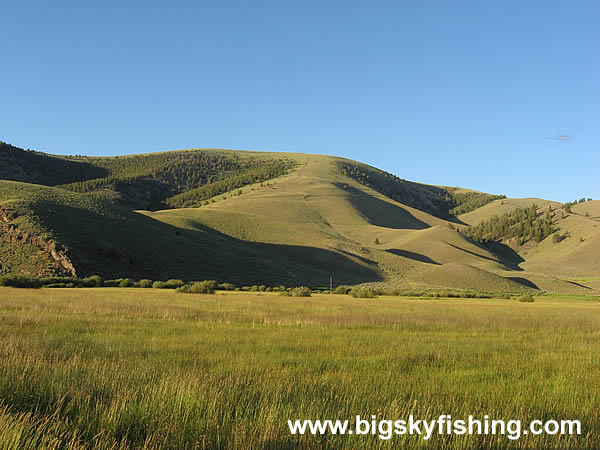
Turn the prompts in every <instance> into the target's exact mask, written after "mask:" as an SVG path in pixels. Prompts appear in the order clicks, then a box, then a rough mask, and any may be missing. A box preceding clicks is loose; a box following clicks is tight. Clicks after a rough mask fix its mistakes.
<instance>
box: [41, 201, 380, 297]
mask: <svg viewBox="0 0 600 450" xmlns="http://www.w3.org/2000/svg"><path fill="white" fill-rule="evenodd" d="M34 209H35V213H36V215H37V216H38V217H39V218H40V220H41V221H42V223H43V224H44V226H45V228H47V229H48V230H52V232H53V234H54V236H55V237H56V240H57V241H59V242H61V243H63V244H65V245H66V246H67V247H68V249H69V251H68V255H69V257H70V259H71V260H72V262H73V264H74V266H75V267H76V269H77V274H78V275H79V276H89V275H94V274H97V275H101V276H103V277H105V278H119V277H130V278H134V279H141V278H150V279H153V280H166V279H169V278H180V279H185V280H203V279H216V280H219V281H228V282H233V283H236V284H263V283H264V284H270V285H277V284H283V285H286V286H288V285H301V284H305V285H309V286H315V285H323V284H327V283H328V280H329V276H330V275H333V276H334V277H335V278H336V280H338V282H339V283H345V284H356V283H364V282H372V281H382V279H383V278H382V276H381V274H380V273H379V271H378V270H377V268H376V267H373V265H374V264H373V262H372V261H369V260H367V261H362V262H364V264H361V263H360V261H357V260H356V259H353V258H351V257H349V256H347V255H344V254H342V253H340V252H336V251H333V250H329V249H323V248H318V247H309V246H299V245H287V244H267V243H258V242H251V241H244V240H241V239H237V238H234V237H232V236H229V235H227V234H224V233H221V232H219V231H217V230H215V229H212V228H210V227H207V226H205V225H203V224H196V225H195V228H194V229H187V228H180V227H177V226H174V225H171V224H168V223H165V222H161V221H159V220H157V219H155V218H152V217H150V216H147V215H145V214H141V213H137V212H134V211H131V210H128V209H125V208H121V207H117V206H112V207H108V208H107V209H106V210H102V211H93V210H91V209H86V208H78V207H73V206H67V205H64V204H60V203H58V202H54V201H44V200H41V201H38V202H36V203H35V205H34ZM352 256H354V258H356V257H355V255H352ZM367 262H368V264H367Z"/></svg>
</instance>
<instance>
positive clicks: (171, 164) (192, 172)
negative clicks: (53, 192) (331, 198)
mask: <svg viewBox="0 0 600 450" xmlns="http://www.w3.org/2000/svg"><path fill="white" fill-rule="evenodd" d="M293 166H294V163H293V161H292V160H290V159H288V158H285V157H281V156H280V157H274V156H272V155H269V156H267V155H257V154H249V152H226V151H217V150H188V151H173V152H163V153H151V154H143V155H130V156H115V157H94V158H90V157H85V156H69V157H66V156H54V155H46V154H44V153H40V152H34V151H29V150H23V149H20V148H17V147H14V146H11V145H8V144H4V143H0V179H4V180H13V181H22V182H27V183H35V184H42V185H45V186H59V187H61V188H62V189H66V190H70V191H74V192H79V193H91V194H94V195H95V196H97V197H100V198H103V199H105V200H109V201H111V202H114V203H117V204H120V205H122V206H127V207H130V208H134V209H154V210H156V209H162V208H168V207H184V206H198V205H199V204H200V202H202V201H203V200H206V199H209V198H211V197H213V196H215V195H218V194H222V193H224V192H228V191H230V190H232V189H236V188H239V187H242V186H245V185H248V184H250V183H254V182H257V181H266V180H269V179H271V178H274V177H277V176H280V175H283V174H284V173H286V172H287V171H288V170H290V169H291V168H292V167H293Z"/></svg>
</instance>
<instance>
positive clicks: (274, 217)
mask: <svg viewBox="0 0 600 450" xmlns="http://www.w3.org/2000/svg"><path fill="white" fill-rule="evenodd" d="M0 177H1V178H2V179H3V180H0V224H1V225H0V230H1V234H0V243H1V245H0V273H5V274H6V273H24V274H34V275H50V274H55V275H56V274H70V275H76V276H89V275H93V274H99V275H102V276H104V277H112V278H115V277H132V278H136V279H139V278H151V279H167V278H182V279H186V280H193V279H208V278H212V279H217V280H219V281H227V282H233V283H238V284H261V283H266V284H271V285H274V284H284V285H301V284H307V285H312V286H324V285H327V284H328V281H329V276H330V275H332V276H333V278H334V283H335V284H336V285H339V284H360V283H371V284H377V285H385V286H392V287H397V288H401V289H402V288H403V289H407V290H409V289H439V288H456V289H473V290H479V291H488V292H526V291H534V290H536V289H538V290H547V291H552V292H554V291H560V292H573V293H596V292H598V291H597V290H598V289H599V288H600V278H599V274H600V266H599V263H598V260H597V259H595V258H594V256H593V255H595V254H597V251H598V250H599V249H600V238H599V236H600V235H599V233H598V228H597V225H598V223H599V221H600V206H599V202H598V201H589V202H585V203H581V204H577V205H573V206H572V208H570V209H571V212H570V213H567V212H566V211H565V212H564V214H563V213H562V212H561V211H562V210H561V208H562V205H561V204H560V203H557V202H551V201H546V200H541V199H507V198H505V197H504V196H501V195H492V194H487V193H482V192H476V191H471V190H468V189H462V188H448V187H443V186H431V185H425V184H421V183H416V182H412V181H407V180H403V179H401V178H398V177H396V176H394V175H392V174H389V173H387V172H385V171H382V170H380V169H376V168H374V167H371V166H368V165H365V164H362V163H360V162H356V161H351V160H348V159H344V158H339V157H334V156H327V155H308V154H297V153H267V152H248V151H234V150H219V149H197V150H182V151H172V152H162V153H154V154H143V155H128V156H119V157H99V158H96V157H94V158H92V157H85V156H57V155H47V154H43V153H39V152H32V151H26V150H22V149H19V148H16V147H13V146H9V145H8V144H2V145H0ZM534 204H535V205H536V208H535V214H536V217H537V215H538V214H539V216H540V217H542V216H543V215H544V214H546V212H545V209H544V208H546V209H547V208H548V207H549V206H550V207H552V208H553V209H554V210H553V212H552V214H553V218H552V223H551V226H552V227H553V230H554V229H556V230H558V231H556V233H559V235H560V236H562V238H561V239H560V241H559V242H553V240H555V239H554V238H553V237H552V236H551V234H554V232H553V233H550V234H549V235H548V236H545V238H544V239H543V240H541V241H540V242H533V240H532V241H528V242H527V243H524V244H523V245H515V243H514V242H512V241H511V238H508V237H507V239H504V237H503V236H498V238H497V239H495V240H494V241H493V242H487V241H485V240H483V239H478V238H474V237H473V236H472V235H470V234H469V233H470V231H469V230H471V231H472V230H475V229H476V227H477V225H478V224H481V223H482V222H484V221H486V220H488V221H489V220H490V219H492V217H493V216H494V215H498V214H503V213H511V212H513V211H515V210H516V209H517V208H518V207H521V208H531V206H532V205H534ZM586 213H587V215H586ZM540 220H541V219H540ZM469 227H471V228H469Z"/></svg>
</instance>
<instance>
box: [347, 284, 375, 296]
mask: <svg viewBox="0 0 600 450" xmlns="http://www.w3.org/2000/svg"><path fill="white" fill-rule="evenodd" d="M350 295H351V296H352V297H354V298H375V297H376V294H375V291H374V290H373V289H371V288H369V287H365V286H357V287H353V288H352V289H351V290H350Z"/></svg>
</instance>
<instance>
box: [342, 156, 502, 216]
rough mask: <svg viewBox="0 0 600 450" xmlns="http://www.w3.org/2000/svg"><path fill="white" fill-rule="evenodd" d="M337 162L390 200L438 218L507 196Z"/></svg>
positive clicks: (346, 172)
mask: <svg viewBox="0 0 600 450" xmlns="http://www.w3.org/2000/svg"><path fill="white" fill-rule="evenodd" d="M337 165H338V169H339V171H340V172H341V173H343V174H344V175H346V176H348V177H350V178H352V179H354V180H356V181H358V182H359V183H361V184H363V185H365V186H368V187H370V188H373V189H375V190H376V191H377V192H380V193H382V194H383V195H385V196H387V197H389V198H391V199H392V200H395V201H397V202H400V203H403V204H405V205H407V206H411V207H413V208H416V209H420V210H421V211H425V212H427V213H429V214H433V215H434V216H437V217H441V218H449V217H451V216H455V215H459V214H464V213H467V212H469V211H473V210H475V209H477V208H480V207H482V206H483V205H485V204H487V203H490V202H492V201H494V200H497V199H502V198H506V197H505V196H504V195H492V194H485V193H482V192H476V191H470V190H466V189H460V188H447V187H438V186H430V185H426V184H420V183H414V182H411V181H406V180H403V179H402V178H399V177H397V176H395V175H392V174H391V173H388V172H385V171H383V170H380V169H376V168H374V167H369V166H367V165H365V164H359V163H355V162H349V161H339V162H338V164H337Z"/></svg>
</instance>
